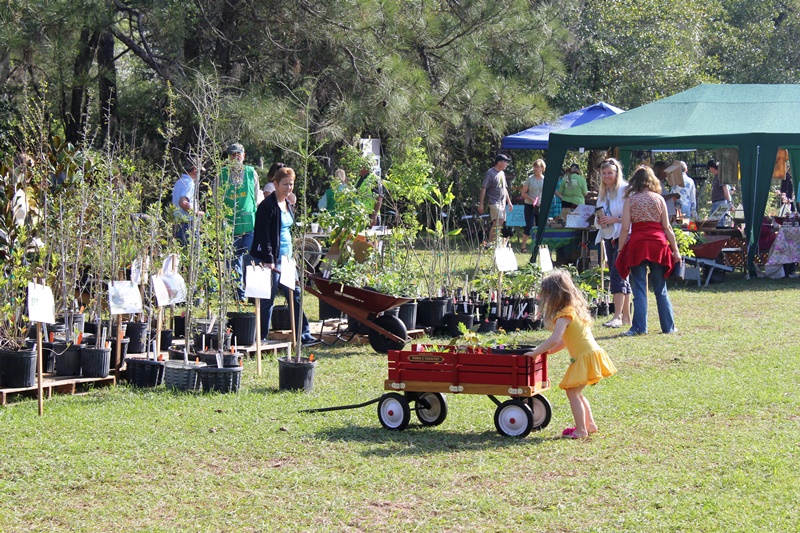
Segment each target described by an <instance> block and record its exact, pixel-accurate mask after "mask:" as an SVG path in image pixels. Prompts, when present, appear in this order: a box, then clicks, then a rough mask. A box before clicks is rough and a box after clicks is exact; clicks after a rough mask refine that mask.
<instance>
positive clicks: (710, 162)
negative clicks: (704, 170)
mask: <svg viewBox="0 0 800 533" xmlns="http://www.w3.org/2000/svg"><path fill="white" fill-rule="evenodd" d="M708 168H717V162H716V161H715V160H714V159H709V160H708Z"/></svg>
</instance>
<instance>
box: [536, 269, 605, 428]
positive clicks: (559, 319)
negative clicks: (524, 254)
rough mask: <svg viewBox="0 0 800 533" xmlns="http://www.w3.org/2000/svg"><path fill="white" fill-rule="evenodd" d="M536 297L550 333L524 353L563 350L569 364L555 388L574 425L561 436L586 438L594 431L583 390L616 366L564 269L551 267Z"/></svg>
mask: <svg viewBox="0 0 800 533" xmlns="http://www.w3.org/2000/svg"><path fill="white" fill-rule="evenodd" d="M540 299H541V301H542V318H543V319H544V324H545V326H546V327H547V329H549V330H550V331H552V332H553V333H552V335H550V337H548V339H547V340H545V341H544V342H543V343H541V344H540V345H539V346H537V347H536V349H535V350H533V351H532V352H528V353H526V354H525V355H529V356H536V355H539V354H542V353H553V352H557V351H559V350H562V349H563V348H566V349H567V351H568V352H569V356H570V361H571V364H570V365H569V368H567V372H566V373H565V374H564V378H563V379H562V380H561V383H560V384H559V387H561V388H562V389H564V390H565V392H566V393H567V398H568V399H569V406H570V408H571V409H572V416H573V418H574V419H575V426H573V427H570V428H567V429H565V430H564V431H563V433H562V435H563V436H564V437H569V438H573V439H578V438H582V437H587V436H588V435H589V434H590V433H595V432H596V431H597V425H596V424H595V422H594V417H593V416H592V408H591V406H590V405H589V400H587V399H586V397H585V396H584V395H583V389H584V387H586V385H594V384H595V383H597V382H598V381H600V380H601V379H603V378H607V377H609V376H613V375H614V374H616V372H617V369H616V367H615V366H614V363H613V362H611V359H610V358H609V357H608V355H607V354H606V352H605V350H603V349H602V348H601V347H600V346H599V345H598V344H597V341H595V340H594V336H593V335H592V317H591V315H590V314H589V305H588V304H587V302H586V298H584V296H583V294H582V293H581V292H580V291H579V290H578V288H577V287H576V286H575V284H574V283H573V282H572V277H571V276H570V274H569V273H568V272H567V271H565V270H554V271H553V272H551V273H550V274H548V275H547V276H546V277H545V278H544V279H543V280H542V289H541V291H540Z"/></svg>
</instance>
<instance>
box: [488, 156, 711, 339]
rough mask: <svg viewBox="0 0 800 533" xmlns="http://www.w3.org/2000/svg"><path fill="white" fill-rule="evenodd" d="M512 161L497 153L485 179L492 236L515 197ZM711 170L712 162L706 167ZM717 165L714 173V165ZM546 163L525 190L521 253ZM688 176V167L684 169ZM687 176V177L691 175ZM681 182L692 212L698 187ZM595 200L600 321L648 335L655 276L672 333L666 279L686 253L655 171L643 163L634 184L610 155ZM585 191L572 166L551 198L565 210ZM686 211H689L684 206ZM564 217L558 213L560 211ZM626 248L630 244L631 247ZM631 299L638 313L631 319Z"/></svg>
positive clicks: (662, 319)
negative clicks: (607, 307) (602, 282)
mask: <svg viewBox="0 0 800 533" xmlns="http://www.w3.org/2000/svg"><path fill="white" fill-rule="evenodd" d="M509 161H510V158H508V157H507V156H505V155H503V154H500V155H498V156H497V157H496V158H495V164H494V166H493V167H492V168H490V169H489V170H488V171H487V172H486V175H485V176H484V180H483V182H482V187H481V194H480V203H479V204H478V212H479V213H480V214H483V209H484V205H483V204H484V199H485V198H488V200H489V212H490V216H491V219H492V230H491V231H492V233H490V235H493V232H495V231H497V230H498V229H499V226H500V225H502V223H503V222H504V221H505V210H506V206H509V209H511V198H510V195H509V193H508V186H507V181H506V177H505V173H504V171H505V169H506V167H507V166H508V162H509ZM709 166H710V165H709ZM713 168H716V164H715V165H714V167H713ZM545 169H546V165H545V162H544V161H543V160H542V159H537V160H536V161H535V162H534V164H533V168H532V173H531V175H529V176H528V178H527V179H526V180H525V183H524V184H523V185H522V191H521V192H522V197H523V200H524V202H525V226H526V228H525V229H526V231H525V232H524V234H523V235H524V236H523V240H522V251H523V252H525V251H527V242H528V237H529V234H530V230H531V229H532V228H533V227H536V226H537V225H538V223H539V220H538V219H539V216H541V213H540V211H539V205H540V203H541V195H542V190H543V186H544V171H545ZM682 170H683V172H684V173H685V170H686V169H685V166H684V167H683V168H682ZM686 177H688V176H686ZM686 177H684V185H683V187H682V188H683V189H685V190H684V191H676V192H678V194H681V193H683V194H681V202H682V204H683V202H684V195H685V197H686V198H685V210H686V212H687V213H696V200H693V198H694V194H695V193H694V190H693V185H694V183H693V182H692V181H691V178H690V179H689V180H687V179H686ZM599 189H600V190H599V193H598V198H597V204H596V206H597V211H596V217H595V218H596V222H597V225H598V227H599V231H598V233H597V239H596V244H599V245H601V246H602V247H603V250H604V252H605V253H604V255H605V257H606V260H607V262H608V265H609V274H610V290H611V293H612V298H613V303H614V315H613V316H612V318H611V319H610V320H609V321H607V322H606V323H605V324H603V325H604V326H606V327H610V328H620V327H622V326H630V329H628V330H627V331H625V332H624V333H623V335H625V336H635V335H644V334H646V333H648V328H647V279H648V276H647V274H648V270H649V273H650V278H652V283H653V292H654V293H655V297H656V305H657V308H658V316H659V323H660V327H661V331H662V333H674V332H675V331H677V330H676V328H675V319H674V315H673V311H672V304H671V303H670V300H669V296H668V294H667V284H666V280H667V278H669V276H670V275H671V273H672V270H673V268H674V266H675V265H677V264H678V263H680V261H681V256H680V252H679V250H678V246H677V242H676V240H675V233H674V232H673V230H672V226H671V225H670V221H669V215H668V210H667V204H666V201H665V200H664V197H663V196H662V194H661V192H662V184H661V182H660V181H659V180H658V178H656V176H655V174H654V172H653V170H652V169H651V168H650V167H648V166H646V165H642V166H640V167H639V168H637V169H636V171H635V172H634V174H633V176H632V177H631V180H630V182H629V183H628V182H626V181H625V179H624V177H623V172H622V165H621V164H620V162H619V161H617V160H616V159H613V158H610V159H606V160H604V161H603V162H602V163H601V164H600V188H599ZM587 194H588V189H587V184H586V179H585V178H584V177H583V176H581V175H580V169H579V167H578V166H577V165H572V166H571V167H570V169H569V171H568V172H567V173H566V174H565V176H563V177H562V178H561V180H560V181H559V183H558V184H557V186H556V191H555V193H554V198H553V201H556V200H558V201H560V203H561V205H562V206H564V207H575V206H577V205H582V204H584V203H585V197H586V195H587ZM681 209H682V210H683V209H684V207H683V205H681ZM558 211H559V214H560V208H559V210H558ZM626 245H627V246H626ZM631 297H633V304H634V309H633V314H631Z"/></svg>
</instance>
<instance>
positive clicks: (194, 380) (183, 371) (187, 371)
mask: <svg viewBox="0 0 800 533" xmlns="http://www.w3.org/2000/svg"><path fill="white" fill-rule="evenodd" d="M181 359H183V355H181ZM205 366H206V364H205V363H187V364H184V363H183V362H182V361H166V362H165V363H164V385H166V387H167V388H168V389H175V390H180V391H194V390H198V389H200V378H199V375H198V373H197V371H198V370H199V369H200V368H204V367H205Z"/></svg>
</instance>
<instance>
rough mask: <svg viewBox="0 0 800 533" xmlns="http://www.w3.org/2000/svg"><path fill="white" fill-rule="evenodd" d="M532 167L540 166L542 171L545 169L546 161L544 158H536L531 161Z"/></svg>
mask: <svg viewBox="0 0 800 533" xmlns="http://www.w3.org/2000/svg"><path fill="white" fill-rule="evenodd" d="M533 166H534V167H542V172H544V171H545V170H547V163H545V162H544V159H537V160H536V161H534V162H533Z"/></svg>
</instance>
